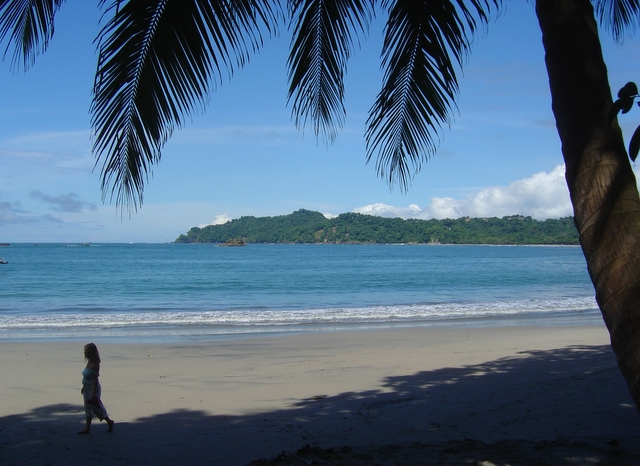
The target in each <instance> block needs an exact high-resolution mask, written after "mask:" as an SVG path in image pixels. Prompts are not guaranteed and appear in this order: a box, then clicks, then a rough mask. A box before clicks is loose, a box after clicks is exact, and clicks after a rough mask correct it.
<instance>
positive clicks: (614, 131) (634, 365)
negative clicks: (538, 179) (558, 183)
mask: <svg viewBox="0 0 640 466" xmlns="http://www.w3.org/2000/svg"><path fill="white" fill-rule="evenodd" d="M536 13H537V15H538V21H539V23H540V28H541V30H542V39H543V44H544V49H545V53H546V56H545V61H546V65H547V72H548V75H549V85H550V88H551V98H552V108H553V113H554V115H555V119H556V126H557V129H558V134H559V135H560V140H561V142H562V153H563V156H564V161H565V164H566V180H567V185H568V187H569V193H570V195H571V202H572V204H573V209H574V218H575V223H576V226H577V228H578V232H579V234H580V244H581V246H582V250H583V252H584V256H585V258H586V260H587V266H588V269H589V275H590V276H591V280H592V282H593V285H594V288H595V291H596V300H597V302H598V305H599V307H600V310H601V311H602V316H603V318H604V321H605V324H606V326H607V328H608V330H609V333H610V335H611V346H612V348H613V350H614V352H615V354H616V356H617V358H618V365H619V367H620V370H621V371H622V374H623V376H624V378H625V380H626V381H627V384H628V385H629V390H630V392H631V395H632V397H633V400H634V402H635V405H636V408H638V409H640V199H639V197H638V189H637V185H636V179H635V176H634V174H633V170H632V169H631V164H630V162H629V157H628V155H627V151H626V149H625V146H624V141H623V138H622V133H621V131H620V127H619V126H618V123H617V120H614V121H613V122H612V123H611V124H610V123H609V118H608V113H609V111H610V108H611V105H612V98H611V90H610V87H609V81H608V78H607V69H606V66H605V63H604V60H603V57H602V50H601V46H600V40H599V38H598V31H597V26H596V21H595V19H594V14H593V7H592V5H591V3H590V2H589V0H537V1H536ZM629 79H630V80H632V79H633V77H629Z"/></svg>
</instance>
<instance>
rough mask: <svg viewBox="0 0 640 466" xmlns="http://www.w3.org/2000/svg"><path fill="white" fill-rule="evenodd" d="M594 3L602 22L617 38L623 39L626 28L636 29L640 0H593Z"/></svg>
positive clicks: (639, 13)
mask: <svg viewBox="0 0 640 466" xmlns="http://www.w3.org/2000/svg"><path fill="white" fill-rule="evenodd" d="M593 5H594V8H595V12H596V15H597V17H598V18H599V19H600V22H601V23H602V24H603V25H604V26H605V27H606V28H607V29H610V30H611V33H612V34H613V37H614V38H615V39H616V40H621V39H622V36H623V34H624V32H625V31H626V30H628V31H634V30H635V28H636V25H637V24H638V20H639V19H640V1H639V0H593Z"/></svg>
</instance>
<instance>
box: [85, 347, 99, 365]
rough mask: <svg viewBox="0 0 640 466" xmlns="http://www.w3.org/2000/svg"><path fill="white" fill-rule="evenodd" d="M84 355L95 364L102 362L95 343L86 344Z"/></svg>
mask: <svg viewBox="0 0 640 466" xmlns="http://www.w3.org/2000/svg"><path fill="white" fill-rule="evenodd" d="M84 357H85V358H87V359H88V360H89V361H91V362H92V363H94V364H100V353H99V352H98V347H97V346H96V345H95V344H94V343H88V344H86V345H84Z"/></svg>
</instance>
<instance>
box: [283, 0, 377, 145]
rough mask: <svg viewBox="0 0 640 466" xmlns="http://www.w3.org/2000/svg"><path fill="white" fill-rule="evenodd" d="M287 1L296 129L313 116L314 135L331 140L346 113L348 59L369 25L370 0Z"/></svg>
mask: <svg viewBox="0 0 640 466" xmlns="http://www.w3.org/2000/svg"><path fill="white" fill-rule="evenodd" d="M289 7H290V11H291V16H292V22H293V24H294V34H293V39H292V45H291V53H290V55H289V59H288V66H289V81H290V85H289V97H288V102H291V101H293V105H292V115H293V119H294V121H295V124H296V126H297V127H298V128H300V129H302V128H304V127H305V126H306V124H307V122H308V121H309V120H311V122H312V124H313V128H314V132H315V134H316V137H319V135H320V134H322V135H323V137H324V138H325V140H327V141H333V140H334V139H335V137H336V131H337V128H340V127H342V125H343V124H344V118H345V114H346V112H345V109H344V102H343V101H344V81H343V76H344V73H345V71H346V66H347V61H348V59H349V57H350V55H351V52H352V48H353V46H354V40H355V39H356V38H357V34H358V33H363V32H366V31H367V29H368V26H369V23H370V20H371V17H372V15H373V2H372V0H290V2H289ZM354 35H355V36H354Z"/></svg>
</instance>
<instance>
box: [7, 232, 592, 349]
mask: <svg viewBox="0 0 640 466" xmlns="http://www.w3.org/2000/svg"><path fill="white" fill-rule="evenodd" d="M0 256H2V257H4V258H5V259H6V260H7V261H8V263H7V264H1V265H0V280H1V283H2V286H1V287H0V339H1V340H32V339H36V340H47V341H55V340H92V341H96V342H97V341H128V342H136V341H160V342H164V341H174V342H175V341H203V340H210V339H220V338H233V337H238V336H243V337H247V336H253V335H265V334H278V333H291V332H318V331H327V330H332V331H348V330H351V329H369V328H371V329H374V328H376V329H377V328H388V327H398V326H437V325H466V326H507V325H518V324H528V325H553V326H557V325H603V324H602V319H601V317H600V314H599V311H598V309H597V305H596V303H595V300H594V290H593V286H592V285H591V282H590V280H589V277H588V274H587V271H586V263H585V260H584V257H583V255H582V251H581V249H580V248H579V247H573V246H473V245H470V246H443V245H317V244H304V245H303V244H300V245H293V244H291V245H289V244H287V245H283V244H260V245H258V244H250V245H247V246H245V247H218V246H216V245H212V244H90V245H83V244H37V245H35V244H11V246H9V247H3V248H0Z"/></svg>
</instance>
